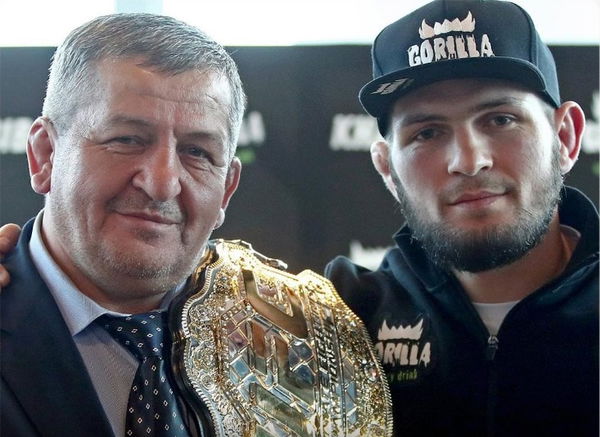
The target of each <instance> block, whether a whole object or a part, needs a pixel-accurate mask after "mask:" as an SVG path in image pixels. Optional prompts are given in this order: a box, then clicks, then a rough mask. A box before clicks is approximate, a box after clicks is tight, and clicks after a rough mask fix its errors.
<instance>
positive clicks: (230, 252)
mask: <svg viewBox="0 0 600 437" xmlns="http://www.w3.org/2000/svg"><path fill="white" fill-rule="evenodd" d="M210 247H211V251H210V254H209V257H208V258H207V261H206V262H205V263H204V264H203V265H201V266H199V267H198V268H197V269H196V271H195V273H194V275H193V278H192V279H193V281H192V284H191V286H190V288H189V289H188V292H187V293H185V296H186V297H185V300H184V301H183V304H180V305H178V306H177V307H176V308H178V310H177V311H176V314H175V320H176V323H177V324H178V325H179V326H177V328H178V329H177V331H178V332H177V334H176V340H175V343H176V347H174V349H173V350H174V354H175V356H174V361H175V366H176V368H177V372H176V374H177V377H178V378H180V379H181V381H179V382H180V386H182V387H184V389H185V391H186V392H187V393H185V396H186V397H187V398H188V399H189V398H190V397H192V398H195V399H193V400H196V401H197V400H200V401H201V403H200V405H203V407H204V409H205V411H206V410H208V413H209V414H208V416H209V417H210V419H211V421H212V426H213V432H214V434H216V435H217V436H219V437H221V436H232V437H233V436H235V437H238V436H252V437H274V436H278V437H282V436H298V437H304V436H331V437H340V436H361V437H362V436H374V437H375V436H376V437H380V436H381V437H383V436H391V435H392V413H391V411H392V410H391V398H390V394H389V389H388V386H387V381H386V378H385V375H384V374H383V371H382V369H381V367H380V364H379V361H378V360H377V358H376V354H375V353H374V349H373V346H372V343H371V340H370V339H369V336H368V333H367V331H366V329H365V327H364V325H363V324H362V322H361V321H360V320H359V319H358V317H357V316H356V315H354V313H352V312H351V311H350V309H349V308H348V307H347V306H346V305H345V304H344V302H343V301H342V299H341V298H340V297H339V295H338V294H337V292H336V291H335V289H334V288H333V286H332V284H331V283H330V282H329V281H328V280H327V279H325V278H323V277H322V276H320V275H317V274H316V273H314V272H312V271H310V270H305V271H303V272H301V273H300V274H298V275H292V274H290V273H288V272H286V271H284V270H282V268H281V267H282V264H283V263H281V262H280V261H278V260H274V259H270V258H266V257H264V256H262V255H260V254H259V253H258V252H256V251H254V250H253V249H252V247H251V246H250V245H249V244H248V243H245V242H243V241H240V240H236V241H226V240H214V241H213V242H211V245H210ZM283 266H284V265H283ZM284 268H285V267H284ZM172 320H173V318H172ZM191 404H192V406H194V405H199V403H198V402H191Z"/></svg>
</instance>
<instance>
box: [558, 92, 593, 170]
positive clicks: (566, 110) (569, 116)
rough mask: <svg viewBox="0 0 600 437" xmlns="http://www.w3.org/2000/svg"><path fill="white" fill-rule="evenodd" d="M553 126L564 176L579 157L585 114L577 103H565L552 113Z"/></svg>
mask: <svg viewBox="0 0 600 437" xmlns="http://www.w3.org/2000/svg"><path fill="white" fill-rule="evenodd" d="M554 126H555V129H556V134H557V136H558V139H559V143H560V170H561V173H562V174H563V175H564V174H567V173H569V171H570V170H571V169H572V168H573V165H575V162H576V161H577V158H578V157H579V151H580V150H581V140H582V138H583V130H584V128H585V114H584V113H583V110H582V109H581V107H580V106H579V105H578V104H577V103H575V102H565V103H563V104H562V105H561V106H560V107H559V108H558V109H557V110H556V111H554Z"/></svg>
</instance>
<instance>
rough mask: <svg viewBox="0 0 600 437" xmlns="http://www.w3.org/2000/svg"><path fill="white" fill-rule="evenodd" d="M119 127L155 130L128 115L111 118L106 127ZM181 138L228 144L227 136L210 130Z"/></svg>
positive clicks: (193, 132) (189, 133) (184, 134)
mask: <svg viewBox="0 0 600 437" xmlns="http://www.w3.org/2000/svg"><path fill="white" fill-rule="evenodd" d="M118 125H129V126H134V127H142V128H153V127H154V126H155V125H154V123H152V122H150V121H148V120H144V119H143V118H136V117H131V116H128V115H122V114H117V115H114V116H113V117H111V118H109V119H108V120H107V122H106V126H118ZM181 138H183V139H185V140H186V141H189V140H205V139H208V140H212V141H217V142H223V143H226V142H227V135H222V134H221V133H219V132H218V131H214V132H213V131H210V130H200V131H192V132H186V133H183V134H182V135H181Z"/></svg>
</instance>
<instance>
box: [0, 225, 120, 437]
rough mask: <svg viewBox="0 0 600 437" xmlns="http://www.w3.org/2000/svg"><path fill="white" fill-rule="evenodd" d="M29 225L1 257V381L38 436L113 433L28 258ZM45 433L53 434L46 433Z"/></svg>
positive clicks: (69, 338) (44, 288)
mask: <svg viewBox="0 0 600 437" xmlns="http://www.w3.org/2000/svg"><path fill="white" fill-rule="evenodd" d="M31 229H32V222H31V221H30V222H29V223H28V224H27V225H26V227H25V228H24V230H23V233H22V236H21V238H20V240H19V244H18V246H17V248H16V249H15V251H14V252H13V253H11V255H10V256H9V257H8V258H7V259H6V266H7V268H8V270H9V271H10V272H11V279H12V281H11V283H10V285H9V286H8V287H6V288H5V289H4V290H3V291H2V293H1V295H0V312H1V319H0V320H1V323H2V337H1V338H2V354H1V357H0V359H1V370H2V377H3V379H4V380H5V381H6V383H7V385H8V386H9V387H10V389H11V390H12V391H13V393H14V395H15V397H16V398H17V399H18V400H19V402H20V403H21V405H22V406H23V409H24V410H25V411H26V412H27V414H28V415H29V418H30V420H31V422H33V423H34V424H35V425H36V427H37V429H39V430H40V431H41V432H42V433H43V434H56V435H103V436H105V435H106V436H110V435H113V433H112V429H111V427H110V424H109V422H108V419H107V418H106V415H105V413H104V410H103V408H102V406H101V404H100V401H99V399H98V396H97V394H96V392H95V390H94V387H93V385H92V382H91V379H90V377H89V375H88V373H87V370H86V368H85V365H84V363H83V360H82V358H81V355H80V354H79V351H78V350H77V347H76V346H75V343H74V342H73V339H72V337H71V333H70V332H69V330H68V328H67V326H66V324H65V322H64V320H63V318H62V316H61V314H60V311H59V309H58V307H57V305H56V303H55V302H54V299H53V298H52V295H51V294H50V292H49V290H48V289H47V287H46V285H45V284H44V282H43V281H42V279H41V277H40V276H39V274H38V272H37V270H36V268H35V266H34V265H33V262H32V260H31V258H30V256H29V249H28V245H29V238H30V235H31ZM51 430H54V432H52V431H51Z"/></svg>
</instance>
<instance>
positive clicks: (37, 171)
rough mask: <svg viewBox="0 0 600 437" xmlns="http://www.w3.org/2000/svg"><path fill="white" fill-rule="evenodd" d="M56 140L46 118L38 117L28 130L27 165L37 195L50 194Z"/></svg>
mask: <svg viewBox="0 0 600 437" xmlns="http://www.w3.org/2000/svg"><path fill="white" fill-rule="evenodd" d="M56 139H57V135H56V130H55V129H54V126H53V125H52V122H51V121H50V120H49V119H47V118H46V117H38V118H37V119H36V120H35V121H34V122H33V124H32V125H31V128H30V129H29V135H28V137H27V163H28V164H29V176H30V178H31V187H32V188H33V191H35V192H36V193H38V194H47V193H49V192H50V186H51V183H50V182H51V177H52V161H53V159H54V148H55V145H56Z"/></svg>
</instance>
